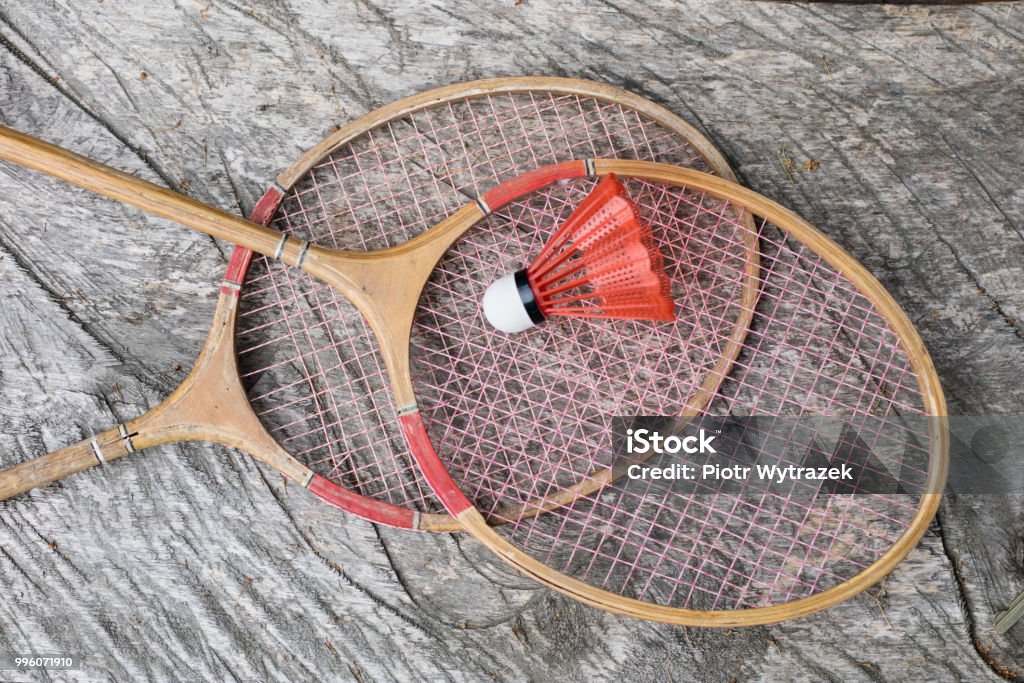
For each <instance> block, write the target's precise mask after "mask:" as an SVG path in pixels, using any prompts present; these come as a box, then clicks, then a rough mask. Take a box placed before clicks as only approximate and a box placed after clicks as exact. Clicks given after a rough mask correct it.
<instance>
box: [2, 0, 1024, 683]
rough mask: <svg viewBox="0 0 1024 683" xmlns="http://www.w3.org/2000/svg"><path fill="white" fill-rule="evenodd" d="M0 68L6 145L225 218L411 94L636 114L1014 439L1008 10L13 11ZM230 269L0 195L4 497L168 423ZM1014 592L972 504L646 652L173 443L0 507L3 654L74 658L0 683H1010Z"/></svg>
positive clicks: (194, 3)
mask: <svg viewBox="0 0 1024 683" xmlns="http://www.w3.org/2000/svg"><path fill="white" fill-rule="evenodd" d="M0 46H2V48H3V49H0V121H2V123H4V124H6V125H10V126H14V127H16V128H18V129H21V130H23V131H25V132H28V133H31V134H35V135H38V136H42V137H44V138H47V139H49V140H51V141H54V142H56V143H58V144H61V145H63V146H66V147H69V148H71V149H74V150H76V151H78V152H81V153H83V154H86V155H88V156H91V157H94V158H96V159H99V160H101V161H104V162H106V163H109V164H112V165H114V166H117V167H119V168H123V169H125V170H128V171H131V172H134V173H137V174H139V175H141V176H142V177H145V178H148V179H150V180H154V181H157V182H161V183H164V184H166V185H168V186H171V187H175V188H179V189H181V190H183V191H185V192H186V193H188V194H190V195H191V196H193V197H196V198H197V199H200V200H202V201H204V202H209V203H211V204H213V205H215V206H219V207H223V208H226V209H229V210H234V211H237V212H240V213H247V212H248V211H249V210H250V209H251V208H252V205H253V203H254V201H255V200H256V199H257V198H258V197H259V195H260V194H261V193H262V191H263V189H264V188H265V186H266V184H267V182H268V180H269V179H271V178H273V177H274V176H276V174H277V173H278V171H280V170H281V169H283V168H284V167H285V166H287V165H288V163H289V162H290V161H291V160H293V159H295V158H296V157H297V156H298V155H299V154H300V153H301V152H302V151H303V150H305V149H306V148H308V147H310V146H311V145H312V144H314V143H315V142H317V141H318V140H320V139H321V138H323V137H324V136H325V135H326V134H327V133H328V132H329V131H330V129H331V128H332V126H334V125H336V124H339V123H343V122H345V121H348V120H350V119H352V118H354V117H356V116H358V115H361V114H363V113H366V112H367V111H370V110H372V109H374V108H376V107H378V106H380V105H382V104H385V103H387V102H389V101H392V100H394V99H396V98H399V97H401V96H404V95H408V94H411V93H413V92H417V91H420V90H423V89H426V88H428V87H433V86H438V85H442V84H447V83H451V82H455V81H461V80H468V79H474V78H483V77H491V76H501V75H565V76H575V77H582V78H591V79H595V80H601V81H605V82H608V83H611V84H614V85H618V86H621V87H625V88H627V89H630V90H633V91H635V92H637V93H639V94H641V95H644V96H646V97H649V98H651V99H653V100H655V101H657V102H659V103H661V104H664V105H665V106H667V107H668V108H670V109H672V110H673V111H675V112H676V113H678V114H680V115H681V116H683V117H684V118H686V119H687V120H689V121H690V122H692V123H694V124H695V125H697V126H698V127H700V128H701V129H702V130H703V131H704V132H706V134H707V135H708V136H709V137H710V139H711V140H712V141H713V142H714V143H715V144H717V145H718V146H719V147H720V148H721V149H722V151H723V152H724V153H725V155H726V156H727V157H728V158H729V160H730V162H731V163H733V164H734V166H735V168H736V171H737V173H738V174H739V176H740V178H741V179H742V181H743V182H744V183H745V184H747V185H748V186H750V187H752V188H754V189H755V190H758V191H760V192H761V193H763V194H766V195H768V196H769V197H772V198H774V199H776V200H778V201H780V202H781V203H783V204H785V205H787V206H789V207H791V208H793V209H794V210H796V211H797V212H798V213H800V214H802V215H803V216H805V217H806V218H807V219H809V220H810V221H811V222H812V223H815V224H817V225H818V226H820V227H821V228H822V229H823V230H824V231H825V232H826V233H827V234H829V235H830V236H831V237H832V238H834V239H835V240H837V241H838V242H839V243H841V244H842V245H843V246H845V247H846V248H847V249H848V250H850V251H851V252H852V253H853V254H854V256H856V257H857V258H859V259H860V260H862V261H863V262H864V263H865V265H866V266H867V267H868V268H869V269H870V270H871V271H872V272H873V273H875V274H876V275H877V276H878V277H879V279H880V280H881V281H882V282H883V284H885V286H886V287H887V288H888V289H889V290H890V291H891V292H892V293H893V295H894V296H895V297H896V299H897V300H898V301H899V302H900V303H901V304H902V305H903V306H904V307H905V308H906V309H907V311H908V312H909V313H910V316H911V318H912V319H913V320H914V322H915V323H916V324H917V325H918V327H919V329H920V331H921V333H922V335H923V337H924V340H925V342H926V344H927V345H928V347H929V349H930V350H931V352H932V354H933V355H934V358H935V361H936V364H937V366H938V371H939V374H940V376H941V378H942V381H943V384H944V386H945V389H946V392H947V395H948V399H949V403H950V409H951V411H952V412H953V413H958V414H975V415H976V414H988V413H1004V414H1022V413H1021V411H1022V410H1024V382H1022V381H1021V378H1022V377H1024V322H1022V321H1024V288H1022V283H1024V182H1022V181H1024V172H1022V170H1021V169H1022V160H1024V135H1022V134H1024V86H1022V73H1024V5H1021V4H1018V3H994V4H985V5H973V6H970V7H948V6H942V7H938V6H934V7H920V6H917V7H891V6H890V7H878V6H852V5H827V4H800V3H793V4H774V3H772V4H755V3H749V2H745V1H743V2H741V1H739V0H722V1H716V2H714V3H703V2H697V1H696V0H688V1H686V2H676V1H675V0H654V1H650V2H643V1H641V0H635V1H634V0H610V1H607V2H601V3H591V2H587V1H586V0H562V1H560V2H550V3H549V2H531V0H525V1H524V2H522V4H519V5H514V4H513V2H511V1H509V2H503V3H488V4H481V3H477V2H469V1H464V0H454V1H452V2H429V3H413V2H407V1H405V0H359V1H357V2H336V1H333V0H247V1H246V2H233V1H230V0H175V1H174V2H160V3H154V2H149V1H147V0H116V1H115V0H106V1H104V0H90V1H85V0H47V1H46V2H38V3H36V2H31V3H27V2H2V3H0ZM807 161H813V162H816V163H811V164H809V165H808V166H809V167H815V166H816V168H814V170H805V168H804V164H805V162H807ZM227 254H228V247H227V246H226V245H224V244H217V243H215V242H213V241H212V240H210V239H209V238H206V237H203V236H200V235H197V234H194V233H192V232H189V231H186V230H184V229H180V228H177V227H175V226H173V225H170V224H166V223H164V222H162V221H160V220H156V219H151V218H147V217H145V216H142V215H140V214H138V213H137V212H135V211H132V210H129V209H126V208H123V207H121V206H118V205H116V204H113V203H111V202H108V201H105V200H102V199H98V198H94V197H92V196H88V195H87V194H85V193H84V192H81V191H77V190H75V189H72V188H69V187H67V186H64V185H62V184H60V183H58V182H56V181H51V180H47V179H44V178H41V177H39V176H37V175H34V174H31V173H28V172H25V171H21V170H18V169H15V168H12V167H10V166H8V165H0V464H3V465H9V464H13V463H16V462H19V461H21V460H23V459H27V458H29V457H32V456H35V455H39V454H42V453H44V452H46V451H48V450H52V449H54V448H57V447H60V446H63V445H66V444H68V443H70V442H73V441H77V440H79V439H80V438H83V437H84V436H86V435H87V434H90V433H93V432H95V431H98V430H100V429H105V428H108V427H110V426H111V425H113V424H116V423H117V422H119V421H123V420H125V419H128V418H131V417H134V416H135V415H137V414H139V413H141V412H143V411H144V410H146V409H147V408H149V407H151V406H153V405H154V404H155V403H156V402H158V401H159V399H160V398H161V397H162V396H164V395H165V394H166V393H167V392H168V391H169V390H170V389H172V388H173V387H174V386H175V385H176V384H177V382H178V381H180V380H181V379H182V377H183V376H184V374H185V372H186V371H187V369H188V367H189V365H190V363H191V361H192V360H193V359H194V358H195V356H196V353H197V352H198V350H199V346H200V344H201V342H202V340H203V339H204V336H205V333H206V328H207V323H208V321H209V319H210V317H211V315H212V312H213V308H214V302H215V298H216V291H217V290H216V283H217V282H218V281H219V278H220V276H221V274H222V271H223V269H224V266H225V263H226V255H227ZM1015 457H1020V458H1021V459H1022V462H1024V454H1021V453H1017V454H1015ZM1022 466H1024V465H1022ZM1022 588H1024V496H1021V495H1017V496H960V497H957V498H955V499H954V498H950V499H947V501H946V502H945V503H944V504H943V507H942V510H941V512H940V515H939V518H938V521H937V522H936V524H935V525H934V526H933V528H932V530H931V531H930V532H929V534H928V535H927V536H926V538H925V540H924V541H923V543H922V544H921V545H920V547H919V548H917V549H916V550H914V551H913V552H912V553H911V555H910V557H909V559H908V560H907V561H906V562H904V563H903V564H902V565H901V566H900V567H899V568H898V569H897V570H896V571H895V572H894V573H893V574H892V575H891V576H890V577H889V578H887V579H886V580H885V581H884V582H883V583H882V584H881V585H880V586H877V587H876V588H874V589H872V590H870V591H869V592H867V593H865V594H863V595H860V596H858V597H856V598H854V599H852V600H850V601H849V602H847V603H845V604H843V605H840V606H838V607H835V608H833V609H831V610H828V611H827V612H825V613H822V614H820V615H817V616H813V617H810V618H806V619H802V620H798V621H794V622H789V623H785V624H780V625H777V626H772V627H763V628H753V629H742V630H731V631H712V630H702V629H693V628H691V629H684V628H673V627H667V626H661V625H654V624H647V623H641V622H637V621H632V620H629V619H624V618H619V617H615V616H611V615H607V614H603V613H600V612H598V611H595V610H593V609H590V608H586V607H582V606H580V605H577V604H574V603H573V602H571V601H569V600H567V599H565V598H563V597H561V596H559V595H556V594H553V593H551V592H549V591H547V590H543V589H539V588H537V587H535V586H534V585H532V584H531V583H530V582H529V581H527V580H525V579H523V578H521V577H519V576H517V575H516V574H515V573H514V572H512V571H510V570H509V569H507V568H506V567H505V566H504V565H503V564H501V563H500V562H498V561H496V560H494V559H492V558H490V557H489V556H487V555H486V553H484V552H483V551H482V550H481V549H480V548H479V547H478V545H477V544H476V543H474V542H473V541H471V540H469V539H466V538H462V537H459V536H427V535H413V534H409V533H401V532H397V531H393V530H388V529H382V528H375V527H374V526H372V525H370V524H367V523H365V522H362V521H359V520H356V519H353V518H350V517H346V516H344V515H342V514H340V513H338V512H337V511H336V510H334V509H332V508H330V507H328V506H325V505H323V504H322V503H318V502H316V500H315V499H314V498H312V497H311V496H308V495H303V494H302V493H300V492H298V491H296V490H295V489H294V487H292V489H291V490H289V489H288V488H286V487H285V486H284V485H283V483H282V481H281V479H280V477H279V476H278V475H277V474H276V473H274V472H272V471H270V470H268V469H266V468H264V467H262V466H260V465H258V464H256V463H255V462H253V461H252V460H251V459H250V458H248V457H247V456H244V455H241V454H239V453H235V452H232V451H230V450H228V449H224V448H220V447H214V446H204V445H186V446H181V447H166V448H161V449H157V450H156V451H154V452H151V453H148V454H146V455H143V456H136V457H134V459H126V460H124V461H122V462H120V463H118V464H116V465H115V466H112V467H109V468H106V469H104V470H97V471H92V472H89V473H87V474H83V475H79V476H77V477H74V478H71V479H68V480H66V481H65V482H63V483H62V484H60V485H59V486H54V487H51V488H48V489H46V490H42V491H36V492H33V493H31V494H28V495H25V496H21V497H19V498H16V499H14V500H12V501H8V502H6V503H0V654H4V653H17V652H71V653H79V654H81V655H84V656H85V658H86V666H85V668H84V669H82V670H80V671H73V672H66V673H61V674H59V675H57V674H50V675H49V676H44V675H41V674H40V675H28V674H17V673H15V672H0V679H4V680H6V679H14V680H50V679H54V678H58V679H62V680H63V679H68V680H140V679H155V680H228V679H236V680H266V679H269V680H299V679H309V678H313V677H317V678H319V679H321V680H355V681H371V680H393V679H398V680H454V681H481V680H484V681H486V680H579V681H589V680H595V679H607V680H633V681H689V680H707V681H730V680H786V679H792V680H812V681H818V680H841V681H855V680H864V681H879V680H911V679H913V680H920V679H924V680H938V681H946V680H950V681H952V680H972V681H978V680H1000V677H1004V678H1010V679H1016V680H1020V679H1021V677H1024V626H1019V627H1017V628H1016V629H1014V630H1012V631H1011V632H1009V633H1007V634H1006V635H1004V636H996V635H994V634H993V632H992V616H993V614H994V613H995V612H998V611H999V610H1000V609H1002V608H1004V607H1005V606H1006V604H1007V603H1008V602H1009V601H1010V600H1011V599H1012V598H1013V596H1014V595H1015V594H1016V593H1017V592H1018V591H1019V590H1021V589H1022Z"/></svg>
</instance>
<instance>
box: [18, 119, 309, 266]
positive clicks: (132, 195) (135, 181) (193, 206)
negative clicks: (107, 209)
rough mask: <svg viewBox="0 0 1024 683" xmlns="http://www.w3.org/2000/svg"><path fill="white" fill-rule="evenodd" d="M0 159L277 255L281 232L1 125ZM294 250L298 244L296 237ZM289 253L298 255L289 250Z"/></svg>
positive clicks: (268, 254) (196, 228)
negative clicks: (296, 243)
mask: <svg viewBox="0 0 1024 683" xmlns="http://www.w3.org/2000/svg"><path fill="white" fill-rule="evenodd" d="M0 159H4V160H6V161H10V162H13V163H15V164H18V165H19V166H24V167H25V168H30V169H32V170H34V171H39V172H41V173H45V174H47V175H51V176H53V177H54V178H59V179H60V180H64V181H67V182H69V183H72V184H74V185H78V186H79V187H83V188H85V189H86V190H90V191H92V192H95V193H97V194H101V195H103V196H105V197H110V198H111V199H116V200H118V201H121V202H124V203H125V204H128V205H129V206H134V207H135V208H137V209H142V210H143V211H146V212H148V213H152V214H155V215H157V216H161V217H163V218H168V219H170V220H172V221H174V222H176V223H180V224H181V225H184V226H187V227H189V228H193V229H195V230H198V231H200V232H204V233H206V234H207V235H210V236H212V237H216V238H218V239H223V240H227V241H228V242H233V243H235V244H237V245H240V246H243V247H246V248H247V249H251V250H253V251H255V252H257V253H259V254H263V255H265V256H270V257H272V258H276V256H275V254H276V252H277V251H278V245H279V244H281V234H280V233H279V232H277V231H276V230H273V229H271V228H268V227H266V226H263V225H258V224H256V223H253V222H251V221H247V220H245V219H242V218H239V217H238V216H232V215H231V214H229V213H225V212H224V211H220V210H219V209H215V208H213V207H210V206H207V205H205V204H202V203H200V202H197V201H196V200H194V199H190V198H189V197H185V196H183V195H180V194H178V193H177V192H172V191H171V190H168V189H167V188H165V187H160V186H159V185H155V184H153V183H151V182H149V181H147V180H142V179H141V178H136V177H135V176H133V175H130V174H128V173H124V172H123V171H118V170H117V169H114V168H111V167H109V166H106V165H104V164H101V163H99V162H98V161H93V160H91V159H87V158H85V157H83V156H81V155H78V154H75V153H74V152H69V151H68V150H66V149H63V148H61V147H58V146H56V145H52V144H50V143H48V142H43V141H42V140H38V139H36V138H34V137H32V136H30V135H25V134H24V133H19V132H18V131H16V130H13V129H11V128H7V127H5V126H0ZM292 242H293V244H291V245H289V246H290V247H291V249H292V250H297V249H298V247H297V246H296V245H295V244H294V243H295V242H298V240H292ZM286 255H288V256H292V257H293V258H294V255H293V254H292V253H291V251H289V252H288V253H287V254H286Z"/></svg>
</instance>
